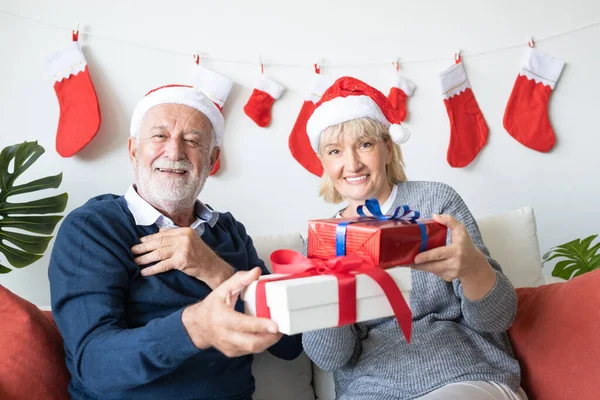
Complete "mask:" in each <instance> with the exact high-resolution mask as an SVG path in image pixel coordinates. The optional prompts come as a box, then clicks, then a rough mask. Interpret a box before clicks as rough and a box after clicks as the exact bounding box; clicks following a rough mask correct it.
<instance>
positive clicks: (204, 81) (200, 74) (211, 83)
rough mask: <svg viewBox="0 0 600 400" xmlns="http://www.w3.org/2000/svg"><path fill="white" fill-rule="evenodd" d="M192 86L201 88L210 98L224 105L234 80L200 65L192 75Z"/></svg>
mask: <svg viewBox="0 0 600 400" xmlns="http://www.w3.org/2000/svg"><path fill="white" fill-rule="evenodd" d="M192 86H194V87H196V88H198V89H200V91H201V92H202V93H204V94H205V95H206V96H207V97H208V98H209V99H211V100H212V101H214V102H215V103H217V104H218V105H219V107H223V106H224V105H225V102H226V101H227V97H228V96H229V92H231V88H232V87H233V81H232V80H231V79H229V78H227V77H226V76H223V75H221V74H217V73H216V72H214V71H211V70H210V69H208V68H204V67H203V66H201V65H199V66H198V67H197V68H196V72H195V73H194V76H193V77H192Z"/></svg>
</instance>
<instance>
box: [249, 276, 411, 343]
mask: <svg viewBox="0 0 600 400" xmlns="http://www.w3.org/2000/svg"><path fill="white" fill-rule="evenodd" d="M385 272H387V273H388V274H389V275H390V276H391V277H392V278H393V279H394V282H396V284H397V285H398V288H399V289H400V291H401V292H402V296H404V299H405V300H406V303H407V304H408V305H409V306H410V292H411V290H412V278H411V268H409V267H408V266H402V267H394V268H389V269H386V270H385ZM274 276H283V275H276V274H274V275H267V276H264V277H261V279H263V278H265V279H268V277H274ZM265 291H266V295H267V305H268V306H269V309H270V313H271V319H272V320H273V321H275V322H276V323H277V325H278V326H279V331H280V332H281V333H285V334H286V335H295V334H297V333H302V332H308V331H312V330H316V329H324V328H332V327H334V326H337V324H338V315H339V302H338V284H337V279H336V278H335V277H334V276H332V275H319V276H311V277H307V278H297V279H290V280H284V281H277V282H269V283H267V284H266V285H265ZM241 296H242V300H243V301H244V305H245V311H246V314H249V315H256V305H255V296H256V282H254V283H252V284H251V285H250V286H248V287H247V288H246V289H245V290H244V291H243V292H242V295H241ZM356 297H357V302H356V317H357V318H356V322H362V321H368V320H372V319H376V318H383V317H389V316H392V315H394V312H393V310H392V306H391V305H390V303H389V301H388V299H387V297H386V296H385V294H384V293H383V290H382V289H381V287H380V286H379V285H378V284H377V282H375V281H374V280H373V279H371V278H370V277H369V276H367V275H364V274H358V275H356Z"/></svg>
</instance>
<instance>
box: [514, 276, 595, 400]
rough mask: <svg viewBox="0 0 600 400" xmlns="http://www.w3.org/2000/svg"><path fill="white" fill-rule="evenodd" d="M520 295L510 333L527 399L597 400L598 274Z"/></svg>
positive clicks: (523, 292) (542, 287) (523, 289)
mask: <svg viewBox="0 0 600 400" xmlns="http://www.w3.org/2000/svg"><path fill="white" fill-rule="evenodd" d="M517 295H518V298H519V308H518V311H517V317H516V320H515V322H514V323H513V325H512V327H511V328H510V330H509V332H508V333H509V336H510V339H511V342H512V345H513V349H514V351H515V355H516V357H517V359H518V360H519V363H520V364H521V369H522V374H523V376H522V381H521V385H522V387H523V389H525V392H526V393H527V395H528V396H529V399H530V400H536V399H537V400H546V399H552V400H563V399H564V400H572V399H577V400H597V399H599V398H600V270H596V271H593V272H588V273H586V274H584V275H581V276H579V277H577V278H573V279H571V280H570V281H568V282H564V283H555V284H551V285H544V286H540V287H536V288H520V289H517Z"/></svg>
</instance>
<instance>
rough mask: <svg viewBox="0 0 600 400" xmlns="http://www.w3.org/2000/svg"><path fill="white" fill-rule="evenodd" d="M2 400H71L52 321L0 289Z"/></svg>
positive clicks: (59, 340) (0, 375) (0, 387)
mask: <svg viewBox="0 0 600 400" xmlns="http://www.w3.org/2000/svg"><path fill="white" fill-rule="evenodd" d="M0 321H2V322H1V323H0V340H1V341H2V345H1V347H2V351H1V352H0V398H1V399H5V400H20V399H23V400H26V399H27V400H30V399H50V400H63V399H69V398H70V397H69V393H68V391H67V387H68V385H69V380H70V379H71V378H70V375H69V371H68V370H67V367H66V365H65V353H64V350H63V342H62V337H61V336H60V333H59V331H58V328H57V327H56V325H55V324H54V321H53V320H52V317H51V315H50V318H48V317H47V316H46V315H45V314H44V312H42V311H41V310H40V309H38V308H37V307H36V306H35V305H33V304H31V303H30V302H28V301H27V300H25V299H22V298H21V297H19V296H17V295H15V294H14V293H12V292H11V291H9V290H8V289H6V288H4V287H3V286H2V285H0Z"/></svg>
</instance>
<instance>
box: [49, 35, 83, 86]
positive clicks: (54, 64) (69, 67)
mask: <svg viewBox="0 0 600 400" xmlns="http://www.w3.org/2000/svg"><path fill="white" fill-rule="evenodd" d="M86 66H87V62H86V61H85V57H84V56H83V53H82V52H81V45H80V44H79V42H72V43H71V44H70V45H69V46H67V47H65V48H63V49H60V50H57V51H55V52H54V53H52V54H50V55H49V56H48V57H46V74H48V76H49V77H50V78H52V79H54V80H55V81H57V82H60V81H62V80H63V79H65V78H68V77H69V76H71V75H77V74H78V73H80V72H81V71H83V70H84V69H85V67H86Z"/></svg>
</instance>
